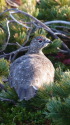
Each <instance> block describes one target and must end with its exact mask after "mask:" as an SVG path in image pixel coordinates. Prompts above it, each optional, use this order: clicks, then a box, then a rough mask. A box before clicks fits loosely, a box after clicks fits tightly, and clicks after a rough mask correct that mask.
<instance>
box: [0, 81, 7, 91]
mask: <svg viewBox="0 0 70 125" xmlns="http://www.w3.org/2000/svg"><path fill="white" fill-rule="evenodd" d="M0 89H1V90H2V89H3V90H5V92H7V89H6V88H5V86H4V85H3V84H1V83H0Z"/></svg>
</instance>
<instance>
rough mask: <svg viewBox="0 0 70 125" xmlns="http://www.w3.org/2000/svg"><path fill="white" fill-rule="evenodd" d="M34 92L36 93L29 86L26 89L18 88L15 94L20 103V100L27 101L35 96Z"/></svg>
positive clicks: (35, 90) (34, 89) (33, 88)
mask: <svg viewBox="0 0 70 125" xmlns="http://www.w3.org/2000/svg"><path fill="white" fill-rule="evenodd" d="M36 92H37V89H36V88H35V87H33V86H30V87H29V88H27V89H24V88H20V89H19V90H18V91H17V94H18V97H19V99H20V101H22V100H29V99H31V98H33V97H34V96H35V95H36Z"/></svg>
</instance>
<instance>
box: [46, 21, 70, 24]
mask: <svg viewBox="0 0 70 125" xmlns="http://www.w3.org/2000/svg"><path fill="white" fill-rule="evenodd" d="M52 23H61V24H66V25H70V22H69V21H63V20H55V21H48V22H45V23H44V24H46V25H49V24H52Z"/></svg>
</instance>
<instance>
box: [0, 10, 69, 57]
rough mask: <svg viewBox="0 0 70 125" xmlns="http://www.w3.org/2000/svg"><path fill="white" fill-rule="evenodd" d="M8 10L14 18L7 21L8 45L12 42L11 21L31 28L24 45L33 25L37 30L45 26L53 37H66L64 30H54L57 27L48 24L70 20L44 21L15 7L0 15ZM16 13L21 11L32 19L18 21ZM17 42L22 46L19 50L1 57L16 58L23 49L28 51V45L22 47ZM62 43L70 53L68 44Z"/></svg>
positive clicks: (64, 22)
mask: <svg viewBox="0 0 70 125" xmlns="http://www.w3.org/2000/svg"><path fill="white" fill-rule="evenodd" d="M8 11H9V16H10V17H11V19H12V20H9V21H7V29H8V38H7V43H6V46H7V45H10V43H8V42H9V38H10V29H9V23H11V22H16V23H18V24H19V25H22V26H23V27H25V28H27V29H29V30H28V33H27V39H26V41H25V42H24V44H23V45H22V46H24V45H26V43H27V42H28V40H29V37H30V34H31V32H32V28H33V26H35V27H36V29H35V30H37V29H39V28H44V29H45V30H46V31H47V32H48V33H50V34H51V36H53V38H55V39H58V38H59V37H58V36H59V35H61V36H62V37H65V34H64V32H63V33H61V32H60V31H59V32H57V31H54V30H56V29H54V30H52V29H51V28H49V27H48V26H47V25H50V24H52V23H62V24H67V25H70V22H68V21H62V20H56V21H48V22H45V23H42V22H41V21H40V20H38V19H37V18H35V17H33V16H32V15H30V14H28V13H26V12H24V11H21V10H19V9H15V8H13V9H7V10H5V11H4V12H2V13H1V14H0V16H1V15H2V14H4V13H6V12H8ZM16 13H21V14H23V15H24V16H27V17H29V18H31V21H30V22H23V20H19V21H18V20H17V19H16V18H15V17H14V16H13V14H16ZM27 25H30V26H27ZM66 37H67V36H66ZM13 44H14V43H13ZM16 44H17V45H18V46H19V47H20V48H19V49H18V50H16V51H13V52H11V53H9V54H5V53H3V55H1V56H0V58H3V57H7V56H10V58H11V57H12V55H13V59H15V57H16V55H17V54H18V53H19V52H21V51H26V50H27V49H28V47H25V48H23V47H22V46H21V45H19V44H18V43H17V42H16ZM62 45H63V47H64V49H65V51H67V52H68V53H70V49H69V48H68V46H67V45H66V44H65V43H64V42H63V43H62ZM6 46H5V47H6Z"/></svg>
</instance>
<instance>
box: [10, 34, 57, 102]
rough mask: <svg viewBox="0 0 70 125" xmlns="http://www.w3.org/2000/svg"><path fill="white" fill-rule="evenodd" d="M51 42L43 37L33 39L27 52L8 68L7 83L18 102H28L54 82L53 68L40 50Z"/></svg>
mask: <svg viewBox="0 0 70 125" xmlns="http://www.w3.org/2000/svg"><path fill="white" fill-rule="evenodd" d="M49 43H51V41H50V40H49V39H48V38H46V37H43V36H37V37H36V38H34V39H33V40H32V41H31V43H30V46H29V49H28V52H27V53H26V54H25V55H24V56H21V57H19V58H18V59H16V60H15V61H14V62H13V63H12V64H11V66H10V75H9V83H10V86H11V87H13V88H14V89H15V91H16V93H17V94H18V97H19V99H20V100H23V99H25V100H29V99H31V98H32V97H34V96H35V94H36V92H37V90H38V89H39V88H42V87H43V86H44V85H45V84H46V85H47V84H50V83H52V82H53V81H54V71H55V70H54V67H53V64H52V63H51V61H50V60H49V59H48V58H47V57H46V56H45V55H44V54H43V52H42V49H43V48H44V47H46V46H47V45H48V44H49Z"/></svg>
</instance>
